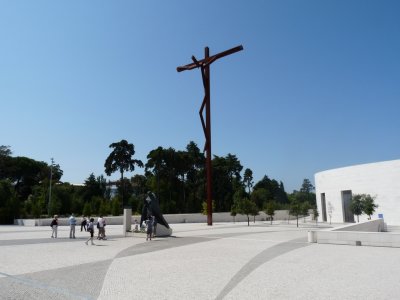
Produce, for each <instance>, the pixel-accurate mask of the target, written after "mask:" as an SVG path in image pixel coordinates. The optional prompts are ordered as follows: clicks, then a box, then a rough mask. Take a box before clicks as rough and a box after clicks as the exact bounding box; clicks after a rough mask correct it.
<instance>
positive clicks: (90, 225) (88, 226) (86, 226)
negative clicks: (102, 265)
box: [50, 214, 107, 245]
mask: <svg viewBox="0 0 400 300" xmlns="http://www.w3.org/2000/svg"><path fill="white" fill-rule="evenodd" d="M68 225H69V227H70V230H69V238H70V239H74V238H75V226H76V218H75V217H74V215H73V214H71V216H70V217H69V218H68ZM94 225H95V223H94V218H90V219H89V221H88V218H86V217H83V218H82V221H81V231H83V230H85V231H87V232H89V233H90V237H89V238H88V240H87V241H86V242H85V244H86V245H87V244H88V242H89V241H90V242H91V244H92V245H95V244H94V243H93V237H94ZM96 225H97V229H98V234H97V239H98V240H106V239H107V238H106V230H105V227H106V219H105V218H103V216H100V217H99V218H98V219H97V223H96ZM50 227H51V229H52V232H51V237H52V238H57V231H58V230H57V229H58V215H54V218H53V220H52V221H51V223H50Z"/></svg>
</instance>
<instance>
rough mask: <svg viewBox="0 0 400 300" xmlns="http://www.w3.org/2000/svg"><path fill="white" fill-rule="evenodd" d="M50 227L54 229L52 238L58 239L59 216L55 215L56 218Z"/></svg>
mask: <svg viewBox="0 0 400 300" xmlns="http://www.w3.org/2000/svg"><path fill="white" fill-rule="evenodd" d="M50 227H51V229H52V232H51V237H52V238H57V228H58V216H57V215H54V218H53V220H52V221H51V224H50Z"/></svg>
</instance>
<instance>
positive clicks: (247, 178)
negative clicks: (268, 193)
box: [243, 168, 253, 195]
mask: <svg viewBox="0 0 400 300" xmlns="http://www.w3.org/2000/svg"><path fill="white" fill-rule="evenodd" d="M243 183H244V185H245V186H246V187H247V190H248V193H249V195H250V189H251V188H252V187H253V171H252V170H250V169H249V168H247V169H246V170H244V175H243Z"/></svg>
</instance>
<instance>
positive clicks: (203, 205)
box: [201, 200, 215, 216]
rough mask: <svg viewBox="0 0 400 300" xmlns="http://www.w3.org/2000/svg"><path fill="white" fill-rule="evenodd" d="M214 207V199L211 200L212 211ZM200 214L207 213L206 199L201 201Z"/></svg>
mask: <svg viewBox="0 0 400 300" xmlns="http://www.w3.org/2000/svg"><path fill="white" fill-rule="evenodd" d="M214 209H215V201H214V200H213V201H212V211H214ZM201 214H203V215H205V216H207V215H208V210H207V201H203V204H202V209H201Z"/></svg>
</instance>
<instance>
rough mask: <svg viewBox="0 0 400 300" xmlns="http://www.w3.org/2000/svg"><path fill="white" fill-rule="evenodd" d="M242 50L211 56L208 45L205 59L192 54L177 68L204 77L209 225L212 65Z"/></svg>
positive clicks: (201, 110) (202, 105) (209, 214)
mask: <svg viewBox="0 0 400 300" xmlns="http://www.w3.org/2000/svg"><path fill="white" fill-rule="evenodd" d="M241 50H243V46H242V45H240V46H237V47H235V48H232V49H229V50H226V51H223V52H220V53H218V54H215V55H213V56H210V49H209V48H208V47H206V48H205V49H204V59H202V60H197V59H196V58H195V57H194V56H192V60H193V63H191V64H188V65H185V66H181V67H177V68H176V70H177V71H178V72H182V71H186V70H192V69H195V68H200V71H201V77H202V79H203V86H204V99H203V102H202V104H201V107H200V111H199V114H200V120H201V125H202V126H203V131H204V135H205V137H206V143H205V145H204V151H205V152H207V157H206V175H207V224H208V225H212V174H211V159H212V157H211V108H210V65H211V64H212V63H213V62H214V61H216V60H217V59H219V58H222V57H224V56H227V55H230V54H233V53H235V52H238V51H241ZM204 108H205V109H206V121H205V122H204V117H203V111H204Z"/></svg>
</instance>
